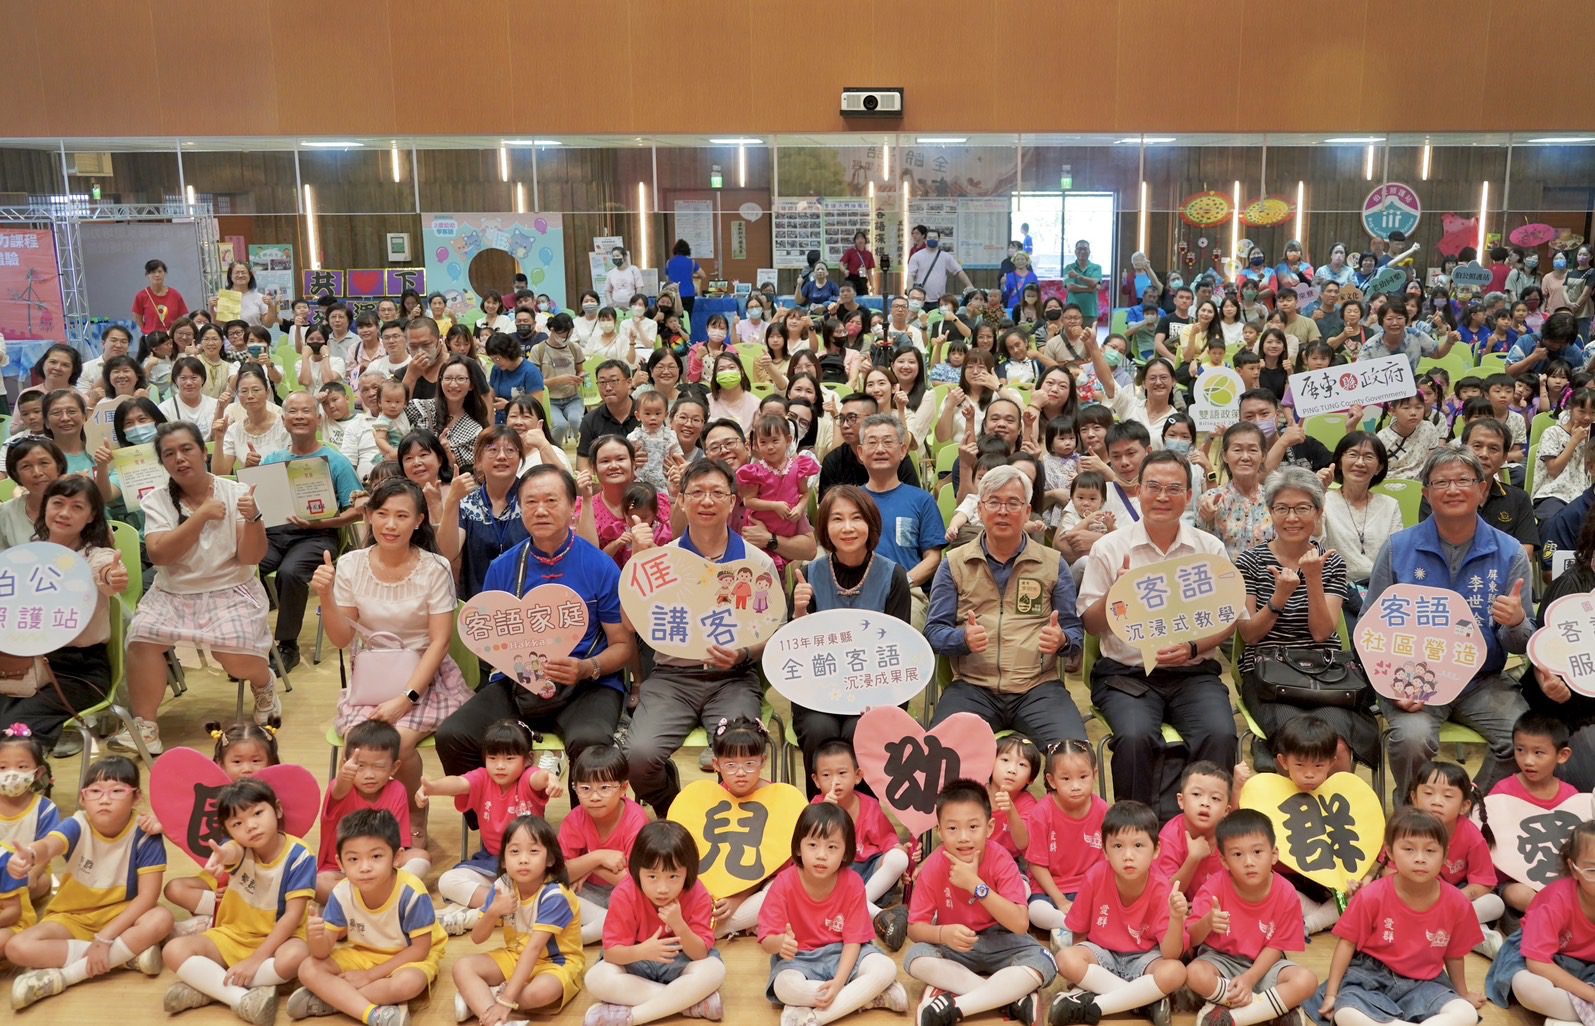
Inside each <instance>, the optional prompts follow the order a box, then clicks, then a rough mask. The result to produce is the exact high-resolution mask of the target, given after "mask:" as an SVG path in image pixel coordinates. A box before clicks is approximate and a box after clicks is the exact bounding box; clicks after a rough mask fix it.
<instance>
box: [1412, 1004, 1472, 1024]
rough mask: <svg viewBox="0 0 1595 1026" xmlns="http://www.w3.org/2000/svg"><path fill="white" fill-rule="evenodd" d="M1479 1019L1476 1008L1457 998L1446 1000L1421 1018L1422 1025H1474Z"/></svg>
mask: <svg viewBox="0 0 1595 1026" xmlns="http://www.w3.org/2000/svg"><path fill="white" fill-rule="evenodd" d="M1478 1021H1479V1012H1478V1009H1476V1008H1474V1007H1473V1005H1472V1004H1471V1003H1469V1002H1468V1001H1465V1000H1463V999H1462V998H1457V999H1456V1000H1454V1001H1447V1002H1446V1003H1445V1004H1444V1005H1442V1006H1441V1008H1440V1010H1439V1011H1438V1012H1436V1013H1434V1014H1433V1015H1431V1016H1429V1017H1428V1018H1427V1019H1425V1020H1423V1026H1475V1024H1476V1023H1478Z"/></svg>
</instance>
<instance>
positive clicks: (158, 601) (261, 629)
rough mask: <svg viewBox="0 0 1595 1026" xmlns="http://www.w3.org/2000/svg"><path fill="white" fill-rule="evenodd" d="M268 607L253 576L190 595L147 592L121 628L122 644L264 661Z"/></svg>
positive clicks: (268, 629)
mask: <svg viewBox="0 0 1595 1026" xmlns="http://www.w3.org/2000/svg"><path fill="white" fill-rule="evenodd" d="M269 608H270V606H269V603H268V602H267V599H266V589H265V588H263V587H261V584H260V579H259V578H257V577H251V578H250V579H249V580H248V581H246V582H244V583H243V584H240V585H238V586H236V587H232V588H221V589H219V590H216V591H201V592H195V593H193V594H190V595H179V594H176V593H174V592H170V591H163V590H161V589H160V588H151V589H150V590H149V591H147V592H145V593H144V597H143V598H142V599H141V600H140V601H139V604H138V611H137V612H136V613H134V614H133V619H132V621H131V622H130V623H129V624H128V626H127V640H128V643H129V644H132V643H133V642H136V641H139V642H145V643H147V644H151V645H159V646H161V647H162V648H171V647H172V646H173V645H189V646H192V647H194V648H208V649H210V650H211V651H212V652H226V653H229V654H232V655H247V656H261V657H263V658H264V657H265V656H266V654H267V653H269V652H270V651H271V626H270V625H269V624H268V623H267V622H266V614H267V612H268V611H269Z"/></svg>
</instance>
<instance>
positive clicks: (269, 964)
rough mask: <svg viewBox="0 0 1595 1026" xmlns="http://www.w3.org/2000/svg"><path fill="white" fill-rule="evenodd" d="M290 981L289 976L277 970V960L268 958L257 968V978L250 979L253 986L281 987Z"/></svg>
mask: <svg viewBox="0 0 1595 1026" xmlns="http://www.w3.org/2000/svg"><path fill="white" fill-rule="evenodd" d="M287 982H288V977H286V976H284V975H283V974H282V973H280V972H278V971H277V960H276V959H275V958H268V959H266V960H265V961H264V962H262V963H261V964H260V968H259V969H257V970H255V978H254V979H252V980H250V981H249V985H250V986H251V987H281V986H282V985H283V984H285V983H287Z"/></svg>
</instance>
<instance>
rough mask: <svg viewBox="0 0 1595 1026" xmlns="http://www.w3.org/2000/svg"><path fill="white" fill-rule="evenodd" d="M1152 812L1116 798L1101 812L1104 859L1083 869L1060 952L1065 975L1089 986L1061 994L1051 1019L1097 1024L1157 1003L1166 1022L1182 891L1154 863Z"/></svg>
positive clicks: (1184, 909) (1180, 979)
mask: <svg viewBox="0 0 1595 1026" xmlns="http://www.w3.org/2000/svg"><path fill="white" fill-rule="evenodd" d="M1157 847H1158V841H1157V814H1156V813H1155V812H1153V811H1152V810H1151V809H1150V808H1148V807H1147V806H1145V805H1143V804H1141V803H1140V802H1134V801H1122V802H1119V803H1117V804H1115V805H1114V806H1113V807H1112V808H1111V809H1109V810H1108V814H1107V815H1106V816H1105V817H1103V819H1102V853H1103V860H1102V861H1101V862H1099V863H1097V864H1096V865H1095V866H1094V867H1092V869H1091V871H1090V872H1088V873H1086V877H1085V881H1084V882H1083V883H1082V884H1081V885H1080V891H1079V893H1078V894H1076V895H1075V899H1074V905H1073V906H1072V907H1071V908H1070V909H1069V915H1068V916H1067V917H1066V920H1065V925H1066V926H1067V927H1068V928H1069V931H1070V932H1071V933H1072V934H1073V935H1074V945H1073V946H1072V947H1068V948H1065V949H1063V950H1062V951H1060V952H1058V970H1059V971H1060V972H1061V973H1063V977H1064V979H1065V980H1068V981H1069V983H1071V984H1073V985H1075V986H1077V987H1079V988H1081V989H1082V990H1084V991H1086V992H1087V993H1085V994H1082V995H1079V996H1074V995H1070V994H1067V993H1062V994H1059V995H1058V996H1057V997H1055V998H1053V999H1052V1008H1051V1009H1050V1010H1049V1011H1048V1013H1047V1022H1048V1023H1049V1024H1050V1026H1074V1024H1076V1023H1096V1022H1097V1021H1098V1020H1099V1019H1101V1018H1102V1017H1103V1016H1104V1015H1111V1014H1114V1013H1116V1012H1128V1011H1130V1010H1131V1009H1134V1008H1141V1007H1144V1006H1146V1005H1158V1006H1159V1007H1158V1008H1156V1009H1155V1010H1154V1012H1153V1014H1152V1020H1153V1021H1154V1022H1167V1021H1168V1006H1167V1005H1166V1004H1165V1002H1167V1001H1168V996H1169V995H1170V994H1172V993H1174V991H1176V990H1178V989H1179V988H1180V987H1182V986H1184V985H1185V964H1184V963H1183V962H1181V961H1180V954H1181V953H1182V952H1183V951H1184V950H1185V919H1186V913H1188V912H1189V911H1190V903H1189V902H1187V901H1186V900H1185V895H1183V894H1181V893H1180V892H1179V891H1178V890H1177V889H1176V888H1174V887H1172V886H1171V885H1170V884H1169V881H1168V880H1167V879H1166V878H1164V877H1163V876H1161V875H1159V874H1158V873H1157V872H1155V871H1154V870H1153V868H1152V865H1153V863H1154V862H1155V861H1156V859H1157Z"/></svg>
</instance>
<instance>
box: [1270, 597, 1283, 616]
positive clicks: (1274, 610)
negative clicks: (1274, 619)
mask: <svg viewBox="0 0 1595 1026" xmlns="http://www.w3.org/2000/svg"><path fill="white" fill-rule="evenodd" d="M1268 611H1269V612H1270V613H1273V614H1274V615H1275V616H1284V615H1285V611H1284V610H1283V609H1281V608H1280V607H1279V606H1276V605H1274V600H1273V599H1269V600H1268Z"/></svg>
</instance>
